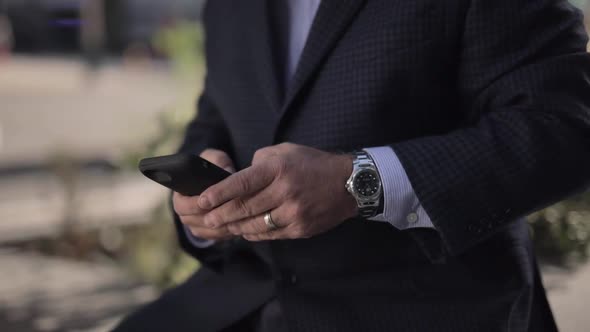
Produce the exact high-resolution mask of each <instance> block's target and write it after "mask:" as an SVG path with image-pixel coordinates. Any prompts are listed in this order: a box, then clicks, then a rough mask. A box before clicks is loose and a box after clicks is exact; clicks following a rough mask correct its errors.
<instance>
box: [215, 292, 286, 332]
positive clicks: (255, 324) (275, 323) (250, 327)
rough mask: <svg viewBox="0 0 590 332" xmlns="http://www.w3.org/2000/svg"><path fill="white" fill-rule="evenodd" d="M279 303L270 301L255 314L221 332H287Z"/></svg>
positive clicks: (273, 300)
mask: <svg viewBox="0 0 590 332" xmlns="http://www.w3.org/2000/svg"><path fill="white" fill-rule="evenodd" d="M287 331H288V329H287V326H286V323H285V320H284V317H283V315H282V308H281V304H280V303H279V301H277V300H276V299H272V300H271V301H270V302H268V303H267V304H265V305H264V306H263V307H262V308H260V309H259V310H257V311H256V312H255V313H253V314H251V315H249V316H248V317H246V318H244V319H242V320H241V321H239V322H237V323H236V324H234V325H232V326H230V327H228V328H226V329H224V330H223V331H222V332H287Z"/></svg>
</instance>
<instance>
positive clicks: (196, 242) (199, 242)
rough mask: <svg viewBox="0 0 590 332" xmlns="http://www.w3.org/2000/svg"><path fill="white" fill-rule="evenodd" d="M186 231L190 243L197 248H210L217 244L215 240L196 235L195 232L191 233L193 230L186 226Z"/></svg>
mask: <svg viewBox="0 0 590 332" xmlns="http://www.w3.org/2000/svg"><path fill="white" fill-rule="evenodd" d="M184 232H185V233H186V237H187V238H188V240H189V241H190V243H191V244H192V245H193V246H195V247H197V248H201V249H203V248H208V247H210V246H212V245H214V244H215V241H214V240H205V239H201V238H198V237H196V236H194V235H193V233H191V231H190V230H189V229H188V227H186V226H185V227H184Z"/></svg>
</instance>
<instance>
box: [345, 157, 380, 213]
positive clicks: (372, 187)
mask: <svg viewBox="0 0 590 332" xmlns="http://www.w3.org/2000/svg"><path fill="white" fill-rule="evenodd" d="M354 156H355V158H354V161H353V162H352V167H353V168H352V174H351V175H350V178H348V180H347V181H346V190H348V192H349V193H350V194H351V195H352V196H353V197H354V198H355V199H356V203H357V206H358V209H359V215H360V216H361V217H362V218H371V217H374V216H376V215H377V214H378V212H379V210H380V207H381V202H382V192H383V191H382V186H381V178H380V177H379V172H378V171H377V166H375V162H374V161H373V159H371V156H369V154H368V153H366V152H365V151H357V152H355V153H354Z"/></svg>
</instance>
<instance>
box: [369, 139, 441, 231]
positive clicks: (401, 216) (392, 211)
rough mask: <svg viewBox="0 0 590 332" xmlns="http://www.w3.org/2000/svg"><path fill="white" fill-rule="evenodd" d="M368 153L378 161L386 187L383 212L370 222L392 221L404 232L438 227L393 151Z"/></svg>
mask: <svg viewBox="0 0 590 332" xmlns="http://www.w3.org/2000/svg"><path fill="white" fill-rule="evenodd" d="M364 151H365V152H367V153H368V154H369V155H370V156H371V158H372V159H373V161H374V162H375V165H376V166H377V170H378V172H379V176H380V177H381V183H382V188H383V213H381V214H379V215H377V216H375V217H373V218H371V219H370V220H373V221H380V222H388V223H390V224H391V225H393V226H394V227H396V228H398V229H400V230H404V229H409V228H434V225H433V224H432V221H430V217H428V214H427V213H426V211H425V210H424V208H423V207H422V205H421V204H420V202H419V200H418V197H417V196H416V193H415V192H414V189H413V188H412V184H411V183H410V179H409V178H408V176H407V174H406V171H405V170H404V168H403V166H402V164H401V162H400V161H399V159H398V158H397V155H396V154H395V152H394V151H393V149H392V148H391V147H389V146H381V147H374V148H366V149H364Z"/></svg>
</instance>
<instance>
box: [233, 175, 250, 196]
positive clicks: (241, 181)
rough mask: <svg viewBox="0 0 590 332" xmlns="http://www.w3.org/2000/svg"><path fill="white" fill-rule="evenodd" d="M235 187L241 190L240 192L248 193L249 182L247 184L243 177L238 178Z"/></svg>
mask: <svg viewBox="0 0 590 332" xmlns="http://www.w3.org/2000/svg"><path fill="white" fill-rule="evenodd" d="M236 182H237V183H236V185H237V186H238V188H239V190H241V192H249V191H250V182H248V180H247V179H246V178H245V177H243V176H240V177H238V178H237V179H236Z"/></svg>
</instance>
